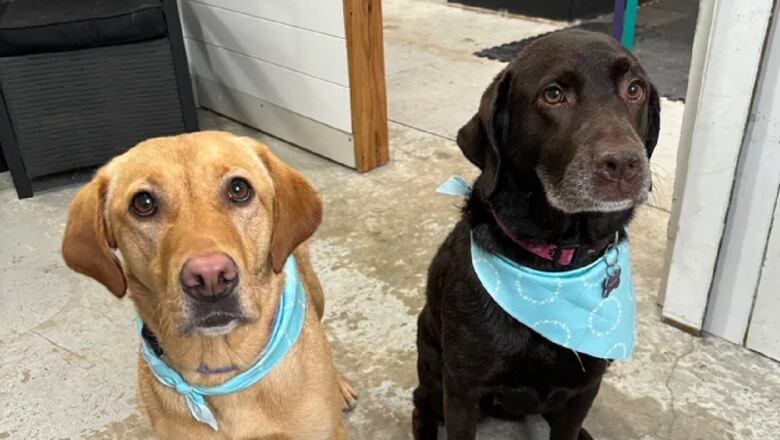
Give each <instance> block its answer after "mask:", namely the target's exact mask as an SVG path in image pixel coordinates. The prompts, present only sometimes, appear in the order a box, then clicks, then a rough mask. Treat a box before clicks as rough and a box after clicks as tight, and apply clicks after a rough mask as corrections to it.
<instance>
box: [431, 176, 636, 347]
mask: <svg viewBox="0 0 780 440" xmlns="http://www.w3.org/2000/svg"><path fill="white" fill-rule="evenodd" d="M437 191H438V192H439V193H442V194H449V195H458V196H465V197H468V196H469V195H470V194H471V188H470V187H469V186H468V185H467V184H466V183H465V182H464V181H463V179H461V178H459V177H454V178H451V179H450V180H448V181H446V182H444V183H443V184H442V185H441V186H440V187H439V189H438V190H437ZM471 264H472V266H473V267H474V272H476V274H477V277H478V278H479V280H480V282H481V283H482V286H483V287H484V288H485V290H486V291H487V292H488V294H490V296H491V297H492V298H493V300H494V301H495V302H496V303H497V304H498V305H499V306H500V307H501V308H502V309H504V311H505V312H506V313H508V314H509V315H510V316H512V317H513V318H515V319H516V320H518V321H520V322H521V323H523V324H525V325H526V326H528V327H529V328H531V329H533V330H534V331H536V332H537V333H539V334H540V335H542V336H543V337H545V338H546V339H548V340H550V341H551V342H554V343H555V344H558V345H560V346H563V347H566V348H570V349H572V350H574V351H576V352H579V353H585V354H588V355H590V356H593V357H596V358H602V359H610V360H616V359H628V358H630V357H631V353H632V351H633V348H634V329H635V313H636V312H635V304H634V284H633V282H632V281H631V260H630V256H629V253H628V244H627V243H626V242H625V241H624V242H622V243H620V244H618V245H616V246H613V247H611V248H610V249H609V250H608V251H607V252H606V253H605V255H604V256H603V257H602V258H600V259H598V260H597V261H595V262H593V263H591V264H589V265H588V266H585V267H581V268H578V269H574V270H569V271H565V272H542V271H539V270H534V269H531V268H528V267H525V266H521V265H519V264H517V263H515V262H513V261H510V260H508V259H506V258H504V257H502V256H501V255H496V254H493V253H491V252H489V251H487V250H485V249H483V248H482V247H480V246H479V245H478V244H477V243H476V242H475V241H474V239H473V237H472V239H471ZM613 267H614V268H619V272H617V273H615V277H619V284H618V283H617V281H618V280H614V281H616V283H615V284H617V286H616V287H614V288H613V289H610V290H608V291H607V293H605V288H604V282H605V279H607V278H608V277H609V275H608V271H609V269H610V268H613Z"/></svg>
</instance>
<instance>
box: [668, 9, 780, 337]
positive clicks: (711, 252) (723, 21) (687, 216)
mask: <svg viewBox="0 0 780 440" xmlns="http://www.w3.org/2000/svg"><path fill="white" fill-rule="evenodd" d="M773 3H774V2H773V1H772V0H753V1H750V2H741V1H734V0H702V1H701V5H700V10H699V19H698V25H697V30H696V37H695V39H694V47H693V58H692V63H691V72H690V74H689V78H690V81H689V86H688V93H687V98H686V109H685V114H684V117H683V132H682V135H681V138H680V146H679V150H678V165H677V175H676V177H675V188H674V199H673V204H672V213H671V216H670V220H669V228H668V233H667V235H668V241H667V254H666V263H665V266H666V268H667V271H666V279H665V281H664V283H663V285H662V287H661V294H660V298H659V299H660V302H661V303H662V304H663V312H662V314H663V318H664V320H665V321H666V322H668V323H670V324H672V325H675V326H677V327H680V328H682V329H685V330H687V331H689V332H692V333H699V332H700V331H701V330H702V328H703V324H704V318H705V315H706V311H707V306H708V303H709V299H710V292H711V288H712V286H713V280H714V275H715V270H716V266H717V262H718V255H719V251H720V249H721V243H722V239H723V236H724V230H725V227H724V226H725V223H726V219H727V213H728V210H729V204H730V202H731V194H732V190H733V184H732V183H733V181H734V178H735V176H737V170H738V168H737V163H738V159H739V157H740V152H741V151H742V146H743V142H744V140H745V133H746V130H747V128H748V122H749V116H750V114H751V109H752V103H753V92H754V90H755V87H756V83H757V81H758V74H759V67H760V65H761V60H762V54H763V53H764V42H765V38H766V36H767V32H768V27H769V22H770V17H771V14H772V7H773ZM713 146H717V147H716V148H713ZM751 303H752V301H751Z"/></svg>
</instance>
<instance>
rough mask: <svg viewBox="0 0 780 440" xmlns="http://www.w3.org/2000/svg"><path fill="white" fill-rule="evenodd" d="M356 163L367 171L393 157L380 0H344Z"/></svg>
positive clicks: (359, 168) (360, 169)
mask: <svg viewBox="0 0 780 440" xmlns="http://www.w3.org/2000/svg"><path fill="white" fill-rule="evenodd" d="M343 1H344V30H345V33H346V37H347V60H348V63H349V86H350V87H349V93H350V98H351V106H352V136H353V144H354V146H355V163H356V165H357V169H358V171H361V172H365V171H369V170H371V169H373V168H376V167H378V166H380V165H383V164H385V163H387V161H388V160H389V159H390V154H389V151H388V137H387V91H386V89H385V55H384V43H383V36H382V2H381V0H343Z"/></svg>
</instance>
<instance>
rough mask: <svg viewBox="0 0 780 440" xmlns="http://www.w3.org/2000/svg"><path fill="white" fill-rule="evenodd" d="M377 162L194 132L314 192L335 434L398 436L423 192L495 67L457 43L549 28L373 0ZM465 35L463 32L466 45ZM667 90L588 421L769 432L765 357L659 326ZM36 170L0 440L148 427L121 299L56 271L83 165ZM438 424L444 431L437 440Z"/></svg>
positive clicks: (13, 227)
mask: <svg viewBox="0 0 780 440" xmlns="http://www.w3.org/2000/svg"><path fill="white" fill-rule="evenodd" d="M383 6H384V12H385V23H386V28H385V37H386V41H385V45H386V54H387V71H388V94H389V101H390V102H389V110H390V118H391V120H392V121H393V122H391V123H390V140H391V141H390V142H391V157H392V162H391V163H390V164H389V165H387V166H385V167H382V168H380V169H378V170H376V171H373V172H371V173H369V174H365V175H361V174H357V173H355V172H353V171H351V170H348V169H345V168H343V167H341V166H339V165H336V164H334V163H332V162H329V161H327V160H325V159H322V158H320V157H317V156H315V155H312V154H310V153H307V152H305V151H303V150H301V149H299V148H296V147H293V146H290V145H287V144H285V143H283V142H281V141H278V140H276V139H273V138H270V137H268V136H265V135H263V134H261V133H257V132H255V131H253V130H251V129H248V128H246V127H244V126H241V125H239V124H236V123H234V122H231V121H228V120H226V119H223V118H220V117H218V116H216V115H214V114H212V113H208V112H202V113H201V119H202V125H203V127H204V128H221V129H225V130H229V131H233V132H237V133H241V134H248V135H251V136H255V137H257V138H259V139H261V140H263V141H264V142H267V143H268V144H269V145H270V146H271V148H272V149H273V150H274V151H275V152H276V153H277V154H278V155H279V156H280V157H281V158H282V159H283V160H285V161H286V162H288V163H289V164H291V165H293V166H294V167H296V168H298V169H299V170H301V171H302V172H303V173H304V174H305V175H306V176H307V177H308V178H309V179H310V180H311V181H312V183H313V184H314V185H315V186H316V187H317V188H318V189H319V190H320V193H321V195H322V198H323V200H324V203H325V208H326V211H325V221H324V223H323V225H322V227H321V228H320V230H319V231H318V233H317V235H316V239H315V242H314V245H313V250H312V251H313V255H314V262H315V267H316V269H317V270H318V272H319V274H320V277H321V278H322V281H323V284H324V286H325V291H326V296H327V301H328V303H327V318H326V326H327V330H328V333H329V336H330V339H331V340H332V341H333V346H334V351H335V355H336V362H337V364H338V365H339V366H340V367H341V368H342V369H343V370H344V371H346V372H347V374H348V376H349V378H350V379H351V381H352V383H353V385H355V387H356V388H357V389H358V390H359V391H360V394H361V399H360V404H359V406H358V408H357V409H356V410H355V411H354V412H353V413H351V414H349V415H347V416H346V420H347V424H348V426H349V431H350V437H351V438H354V439H366V440H383V439H387V440H390V439H392V440H396V439H407V438H410V434H409V422H410V420H409V419H410V413H411V398H410V397H411V396H410V394H411V390H412V389H413V387H414V386H415V384H416V377H415V372H414V371H415V370H414V361H415V351H414V331H415V329H414V325H415V324H414V319H415V315H416V314H417V312H418V311H419V309H420V307H421V305H422V302H423V300H422V289H423V285H424V274H425V269H426V266H427V264H428V263H429V261H430V258H431V257H432V255H433V252H434V251H435V249H436V247H437V246H438V244H439V243H440V242H441V240H442V239H443V237H444V236H445V235H446V233H447V232H448V230H449V228H450V227H451V226H452V225H453V224H454V222H455V220H456V218H457V215H458V214H457V209H456V204H457V202H456V201H455V200H453V199H452V198H449V197H444V196H437V195H435V194H434V189H435V188H436V186H437V185H438V183H440V182H441V181H443V180H444V179H446V178H447V177H449V176H450V175H452V174H459V175H462V176H464V177H467V178H472V177H474V176H475V175H476V174H475V170H474V168H473V167H471V166H470V165H469V164H468V162H467V161H466V160H465V159H463V157H462V156H461V154H460V151H459V150H458V149H457V146H456V145H455V144H454V142H453V137H454V135H455V133H456V132H457V129H458V128H459V127H460V126H461V125H462V124H463V123H464V122H465V121H466V120H467V119H468V117H469V116H470V115H471V114H472V112H473V111H474V110H475V109H476V106H477V103H478V99H479V95H480V94H481V92H482V90H483V89H484V87H485V86H486V85H487V83H488V82H489V80H490V79H491V78H492V76H493V75H495V73H496V72H497V71H498V70H500V69H501V67H502V64H500V63H497V62H492V61H489V60H483V59H479V58H477V57H474V56H472V55H471V53H472V52H473V51H474V50H475V47H476V48H478V47H486V46H488V45H490V44H498V43H500V42H502V41H508V40H511V39H519V38H522V37H523V35H527V34H534V33H537V32H546V31H548V30H550V29H551V28H555V26H560V24H555V23H546V22H534V21H529V20H524V19H520V18H510V17H504V16H501V15H496V14H485V13H481V12H475V11H469V10H464V9H460V8H454V7H450V6H446V5H444V4H441V3H440V2H438V1H436V0H434V1H412V0H385V1H384V2H383ZM471 40H473V41H471ZM682 110H683V107H682V104H679V103H669V102H664V103H663V123H662V126H663V131H662V136H661V142H660V144H659V146H658V150H657V153H656V156H655V157H654V162H655V163H654V166H653V169H654V173H655V182H656V191H655V192H654V195H653V199H652V200H651V204H650V206H648V207H645V208H643V209H642V210H641V211H640V212H639V215H638V216H637V219H636V220H635V222H634V224H633V225H632V227H631V236H632V240H633V259H634V276H635V283H636V285H637V289H638V346H637V347H636V351H635V357H634V359H633V360H632V361H631V362H629V363H616V364H614V366H613V368H611V369H610V371H609V373H608V375H607V377H606V380H605V384H604V386H603V388H602V391H601V393H600V395H599V397H598V398H597V400H596V403H595V406H594V408H593V410H592V412H591V416H590V417H589V418H588V420H587V422H586V426H587V427H588V428H589V429H590V431H591V433H592V434H593V435H594V437H595V438H597V439H614V440H655V439H659V440H666V439H685V440H690V439H702V440H720V439H767V440H770V439H772V440H773V439H777V438H778V436H777V434H776V433H777V432H778V430H780V416H778V410H777V408H778V399H780V366H779V365H778V364H777V363H775V362H773V361H771V360H769V359H766V358H764V357H761V356H759V355H757V354H755V353H752V352H750V351H748V350H746V349H743V348H740V347H737V346H734V345H731V344H729V343H726V342H724V341H722V340H719V339H717V338H712V337H704V338H695V337H692V336H689V335H687V334H685V333H682V332H680V331H678V330H676V329H674V328H671V327H669V326H666V325H664V324H661V323H660V314H659V310H658V307H657V306H656V304H655V295H656V292H657V289H658V286H659V283H660V279H661V276H662V261H663V253H664V251H665V249H664V246H665V242H666V240H665V239H664V237H665V233H666V223H667V220H668V208H669V206H670V200H671V184H672V178H673V176H674V157H675V150H676V145H677V138H678V137H679V126H680V119H681V116H682ZM88 176H89V175H88V174H87V173H83V172H78V173H72V174H68V175H63V176H58V177H56V178H51V179H45V180H43V181H41V182H37V184H36V188H37V189H38V191H37V192H36V196H35V197H34V198H33V199H29V200H24V201H18V200H16V197H15V194H14V191H13V188H12V185H11V181H10V177H9V176H8V174H7V173H6V174H2V175H0V206H2V208H1V209H0V225H2V231H3V233H2V234H0V284H2V286H1V288H0V305H2V307H0V360H2V361H0V439H23V440H28V439H61V438H62V439H64V438H68V439H76V438H84V439H133V440H136V439H148V438H152V434H151V431H150V429H149V424H148V421H147V420H146V417H145V415H144V414H143V411H142V409H141V408H139V406H138V400H137V398H136V396H135V372H134V369H135V353H136V350H137V341H136V339H135V335H134V331H133V323H132V310H131V307H130V304H129V302H128V301H118V300H115V299H114V298H113V297H112V296H111V295H110V294H109V293H108V292H107V291H105V290H104V289H103V288H102V287H101V286H100V285H98V284H97V283H95V282H93V281H91V280H88V279H86V278H84V277H81V276H77V275H75V274H73V273H72V272H70V271H68V270H67V269H66V268H65V267H64V266H63V264H62V262H61V261H60V257H59V254H58V248H59V240H60V237H61V234H62V230H63V227H64V221H65V208H66V205H67V202H68V201H69V200H70V198H71V197H72V196H73V194H74V192H75V190H76V188H77V187H78V186H79V185H81V184H82V183H83V182H84V181H85V179H87V178H88ZM547 433H548V428H547V426H546V424H545V423H544V421H542V420H541V419H540V418H538V417H530V418H529V419H528V420H527V421H526V423H523V424H515V423H506V422H498V421H488V422H487V423H485V424H484V425H482V426H481V429H480V436H479V438H481V439H494V438H495V439H504V438H507V439H508V438H516V439H534V440H536V439H545V438H547ZM442 438H443V437H442Z"/></svg>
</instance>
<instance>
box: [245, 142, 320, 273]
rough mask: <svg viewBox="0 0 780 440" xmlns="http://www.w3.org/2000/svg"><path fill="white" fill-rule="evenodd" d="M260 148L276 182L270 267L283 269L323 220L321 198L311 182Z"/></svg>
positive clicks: (260, 154)
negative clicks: (290, 257) (294, 252)
mask: <svg viewBox="0 0 780 440" xmlns="http://www.w3.org/2000/svg"><path fill="white" fill-rule="evenodd" d="M257 151H258V155H259V156H260V159H261V160H262V161H263V163H264V164H265V166H266V168H267V169H268V172H269V174H270V175H271V179H272V180H273V182H274V208H273V209H274V213H273V216H274V217H273V221H274V223H273V228H274V229H273V232H272V235H271V267H272V268H273V270H274V272H276V273H280V272H281V271H282V270H283V269H284V263H285V262H286V261H287V257H289V256H290V254H292V253H293V251H294V250H295V248H297V247H298V246H299V245H300V244H301V243H303V242H304V241H306V239H308V238H309V237H311V236H312V234H314V231H316V230H317V227H319V225H320V222H322V202H320V198H319V196H318V195H317V192H316V191H315V190H314V188H312V187H311V185H309V182H307V181H306V179H304V178H303V176H302V175H301V174H300V173H298V172H297V171H295V170H293V169H292V168H290V167H288V166H287V165H285V164H284V163H283V162H282V161H281V160H279V159H277V158H276V157H275V156H274V155H273V154H271V152H270V151H268V148H267V147H266V146H265V145H262V144H258V146H257Z"/></svg>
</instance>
